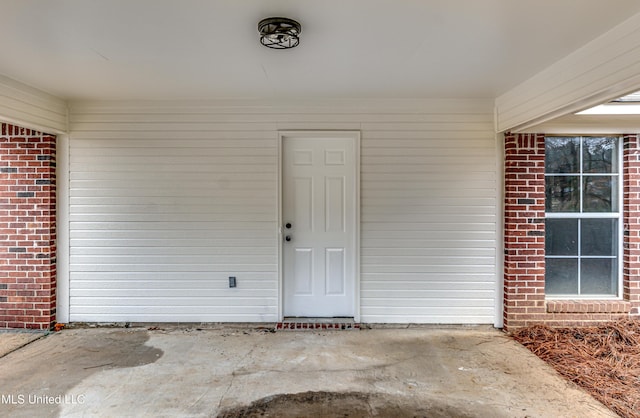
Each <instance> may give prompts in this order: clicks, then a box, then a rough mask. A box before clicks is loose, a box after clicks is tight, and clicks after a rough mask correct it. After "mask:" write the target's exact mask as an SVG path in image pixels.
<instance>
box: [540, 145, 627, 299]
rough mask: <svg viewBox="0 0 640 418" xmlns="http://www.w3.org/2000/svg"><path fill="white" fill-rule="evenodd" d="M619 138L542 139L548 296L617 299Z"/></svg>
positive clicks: (619, 235)
mask: <svg viewBox="0 0 640 418" xmlns="http://www.w3.org/2000/svg"><path fill="white" fill-rule="evenodd" d="M620 153H621V150H620V140H619V138H617V137H547V138H545V194H546V200H545V202H546V208H545V211H546V220H545V225H546V227H545V228H546V234H545V235H546V237H545V251H546V258H545V261H546V272H545V292H546V294H547V295H548V296H552V297H554V296H555V297H584V298H589V297H592V298H593V297H617V296H618V295H619V288H620V284H619V282H620V276H621V275H620V269H621V266H620V259H619V254H620V239H621V234H620V228H621V224H622V220H621V214H620V210H621V208H620V207H621V203H620V183H621V178H620V171H621V170H620V161H621V155H620Z"/></svg>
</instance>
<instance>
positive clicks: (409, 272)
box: [69, 100, 499, 323]
mask: <svg viewBox="0 0 640 418" xmlns="http://www.w3.org/2000/svg"><path fill="white" fill-rule="evenodd" d="M279 129H282V130H285V129H333V130H340V129H357V130H360V131H361V137H362V143H361V146H362V149H361V281H360V291H361V298H360V309H361V320H362V321H363V322H421V323H494V319H495V318H494V317H495V305H496V300H495V298H496V286H497V273H496V242H497V241H496V240H497V230H498V228H499V225H497V211H498V204H497V202H498V194H497V193H498V192H497V173H496V167H497V160H496V159H497V155H498V153H497V150H496V142H495V135H494V132H493V114H492V106H491V103H488V102H482V101H464V100H441V101H397V102H384V103H377V102H370V103H362V102H350V101H341V102H334V103H315V104H308V103H306V104H300V105H297V106H279V105H275V106H271V105H262V104H244V105H239V104H237V103H229V104H226V105H225V104H219V103H214V104H211V103H170V104H167V103H164V104H153V103H136V104H131V103H77V104H74V105H73V106H72V108H71V116H70V130H71V135H70V180H69V181H70V196H69V201H70V215H69V220H70V270H71V271H70V276H71V277H70V319H71V320H72V321H214V322H215V321H275V320H277V319H278V317H277V316H278V303H279V300H278V299H279V296H278V224H277V218H278V209H277V208H278V201H277V193H278V189H277V178H278V172H277V170H278V155H277V138H278V130H279ZM228 276H236V277H237V278H238V287H237V288H235V289H229V288H228V285H227V283H228V281H227V278H228Z"/></svg>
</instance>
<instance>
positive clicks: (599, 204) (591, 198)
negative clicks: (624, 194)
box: [582, 176, 618, 212]
mask: <svg viewBox="0 0 640 418" xmlns="http://www.w3.org/2000/svg"><path fill="white" fill-rule="evenodd" d="M583 187H584V196H583V197H584V201H583V202H582V210H583V211H584V212H617V211H618V193H616V190H617V189H618V179H617V177H611V176H584V185H583Z"/></svg>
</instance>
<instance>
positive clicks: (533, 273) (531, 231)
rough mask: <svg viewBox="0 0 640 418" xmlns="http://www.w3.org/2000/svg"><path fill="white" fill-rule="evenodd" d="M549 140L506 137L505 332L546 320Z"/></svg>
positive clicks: (539, 136) (531, 136) (513, 135)
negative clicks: (546, 144)
mask: <svg viewBox="0 0 640 418" xmlns="http://www.w3.org/2000/svg"><path fill="white" fill-rule="evenodd" d="M544 153H545V147H544V135H542V134H511V133H507V134H505V211H504V222H505V226H504V247H505V250H504V327H505V329H507V330H508V329H512V328H519V327H524V326H528V325H530V324H532V323H536V322H540V321H542V320H544V317H545V300H544V272H545V270H544V269H545V262H544V212H545V188H544Z"/></svg>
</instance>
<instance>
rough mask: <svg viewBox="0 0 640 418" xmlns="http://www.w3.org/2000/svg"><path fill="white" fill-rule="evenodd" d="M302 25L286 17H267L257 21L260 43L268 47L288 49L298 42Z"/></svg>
mask: <svg viewBox="0 0 640 418" xmlns="http://www.w3.org/2000/svg"><path fill="white" fill-rule="evenodd" d="M301 31H302V26H300V23H298V22H296V21H295V20H293V19H289V18H286V17H268V18H266V19H262V20H261V21H260V23H258V33H260V43H261V44H262V45H264V46H266V47H268V48H273V49H289V48H294V47H296V46H298V44H299V43H300V38H299V36H300V32H301Z"/></svg>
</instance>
